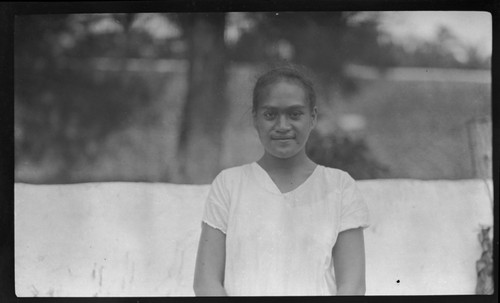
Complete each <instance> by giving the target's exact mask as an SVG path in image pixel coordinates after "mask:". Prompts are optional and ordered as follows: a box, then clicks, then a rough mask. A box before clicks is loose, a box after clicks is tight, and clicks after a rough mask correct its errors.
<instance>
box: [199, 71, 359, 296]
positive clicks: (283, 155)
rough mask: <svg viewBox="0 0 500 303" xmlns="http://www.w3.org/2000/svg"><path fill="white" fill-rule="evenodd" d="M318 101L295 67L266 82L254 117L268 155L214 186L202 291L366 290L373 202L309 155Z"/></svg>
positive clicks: (203, 246) (258, 91) (204, 239)
mask: <svg viewBox="0 0 500 303" xmlns="http://www.w3.org/2000/svg"><path fill="white" fill-rule="evenodd" d="M315 103H316V98H315V93H314V90H313V86H312V83H311V82H310V81H309V80H308V79H306V78H305V77H303V76H302V75H301V73H299V72H298V71H296V70H295V69H292V68H277V69H274V70H271V71H269V72H267V73H266V74H264V75H262V76H261V77H260V78H259V79H258V81H257V83H256V85H255V88H254V92H253V108H252V114H253V123H254V126H255V129H256V130H257V133H258V135H259V138H260V141H261V143H262V145H263V147H264V155H263V156H262V158H260V160H258V161H257V162H254V163H251V164H246V165H242V166H239V167H233V168H229V169H226V170H223V171H222V172H221V173H220V174H219V175H218V176H217V177H216V178H215V180H214V181H213V183H212V185H211V189H210V192H209V195H208V198H207V201H206V205H205V210H204V214H203V218H202V231H201V237H200V242H199V247H198V255H197V259H196V269H195V277H194V291H195V294H196V295H199V296H209V295H215V296H224V295H235V296H252V295H257V296H269V295H281V296H284V295H363V294H364V293H365V254H364V239H363V228H365V227H367V226H368V211H367V207H366V205H365V204H364V202H363V201H362V200H361V198H360V196H359V194H358V192H357V190H356V185H355V182H354V180H353V179H352V178H351V177H350V176H349V175H348V174H347V173H346V172H343V171H341V170H338V169H334V168H327V167H324V166H321V165H317V164H316V163H314V162H313V161H312V160H311V159H309V157H308V156H307V155H306V152H305V144H306V142H307V139H308V137H309V134H310V132H311V130H312V129H313V128H314V127H315V125H316V122H317V116H318V110H317V108H316V104H315Z"/></svg>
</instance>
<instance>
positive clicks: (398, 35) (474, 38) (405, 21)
mask: <svg viewBox="0 0 500 303" xmlns="http://www.w3.org/2000/svg"><path fill="white" fill-rule="evenodd" d="M381 16H382V19H381V29H382V30H383V31H386V32H387V33H389V34H390V35H391V36H392V37H393V39H394V40H395V41H399V42H405V43H410V42H411V40H412V39H413V37H416V38H420V39H425V40H426V39H433V38H434V37H435V34H436V31H437V29H438V28H439V27H440V26H441V25H444V26H446V27H448V28H449V29H450V30H451V31H452V32H453V34H454V35H456V36H457V38H458V39H460V40H461V41H462V42H463V43H465V44H467V45H475V46H477V47H478V50H479V53H480V54H481V55H482V56H490V55H491V53H492V33H493V31H492V17H491V14H490V13H488V12H467V11H398V12H382V14H381Z"/></svg>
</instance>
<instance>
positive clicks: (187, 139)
mask: <svg viewBox="0 0 500 303" xmlns="http://www.w3.org/2000/svg"><path fill="white" fill-rule="evenodd" d="M183 24H184V29H185V31H186V36H187V39H188V60H189V63H190V66H189V72H188V92H187V97H186V101H185V105H184V110H183V117H182V119H181V121H182V124H181V128H180V136H179V145H178V160H179V175H180V181H181V182H183V183H208V182H210V181H211V180H212V179H213V177H214V175H215V174H216V173H217V172H218V170H219V159H220V154H221V150H222V133H223V130H224V125H225V119H226V115H227V107H228V102H227V100H226V96H225V82H226V73H225V72H226V71H225V66H226V60H225V42H224V30H225V24H226V14H225V13H211V14H205V13H193V14H190V15H187V16H186V18H185V19H184V20H183Z"/></svg>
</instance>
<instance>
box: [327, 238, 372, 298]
mask: <svg viewBox="0 0 500 303" xmlns="http://www.w3.org/2000/svg"><path fill="white" fill-rule="evenodd" d="M333 264H334V266H335V277H336V281H337V295H364V294H365V291H366V283H365V245H364V238H363V229H362V228H355V229H348V230H345V231H343V232H341V233H340V234H339V235H338V238H337V242H336V243H335V246H334V247H333Z"/></svg>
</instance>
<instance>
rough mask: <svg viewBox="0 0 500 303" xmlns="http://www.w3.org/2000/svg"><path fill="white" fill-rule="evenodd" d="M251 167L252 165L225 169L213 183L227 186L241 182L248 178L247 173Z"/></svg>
mask: <svg viewBox="0 0 500 303" xmlns="http://www.w3.org/2000/svg"><path fill="white" fill-rule="evenodd" d="M251 165H252V164H251V163H250V164H243V165H239V166H233V167H229V168H225V169H223V170H222V171H220V172H219V174H218V175H217V176H216V177H215V179H214V182H222V183H224V184H228V185H229V184H231V183H234V182H235V181H238V180H241V179H242V178H244V177H246V176H248V173H249V172H250V171H251V168H252V167H251Z"/></svg>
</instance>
